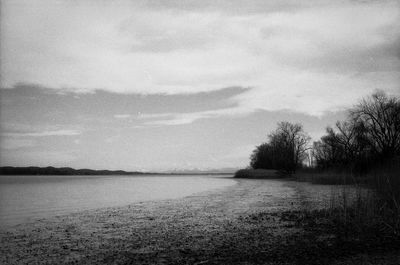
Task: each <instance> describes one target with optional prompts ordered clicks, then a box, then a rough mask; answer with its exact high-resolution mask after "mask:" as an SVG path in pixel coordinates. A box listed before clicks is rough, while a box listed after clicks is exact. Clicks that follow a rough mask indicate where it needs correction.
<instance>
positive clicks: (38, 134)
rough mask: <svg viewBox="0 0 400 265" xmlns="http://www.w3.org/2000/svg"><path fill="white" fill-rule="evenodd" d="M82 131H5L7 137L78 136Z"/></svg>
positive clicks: (4, 134)
mask: <svg viewBox="0 0 400 265" xmlns="http://www.w3.org/2000/svg"><path fill="white" fill-rule="evenodd" d="M80 134H81V132H80V131H77V130H56V131H42V132H23V133H21V132H12V133H3V134H2V136H5V137H46V136H76V135H80Z"/></svg>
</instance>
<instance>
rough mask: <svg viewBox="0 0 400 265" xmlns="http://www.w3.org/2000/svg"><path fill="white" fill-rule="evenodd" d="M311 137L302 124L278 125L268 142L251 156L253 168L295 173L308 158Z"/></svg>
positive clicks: (283, 123) (269, 136)
mask: <svg viewBox="0 0 400 265" xmlns="http://www.w3.org/2000/svg"><path fill="white" fill-rule="evenodd" d="M309 141H310V137H309V136H308V135H307V134H306V133H305V132H304V130H303V126H302V125H301V124H292V123H290V122H280V123H278V128H277V129H276V130H275V131H274V132H272V133H271V134H269V135H268V142H267V143H264V144H262V145H260V146H257V147H256V149H255V150H254V151H253V154H252V156H251V162H250V166H251V167H253V168H265V169H279V170H284V171H286V172H288V173H293V172H295V171H296V169H297V168H298V167H299V166H301V164H302V161H303V160H304V159H305V158H306V155H307V154H306V151H307V149H308V143H309Z"/></svg>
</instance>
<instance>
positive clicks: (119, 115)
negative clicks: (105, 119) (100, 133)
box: [114, 114, 131, 119]
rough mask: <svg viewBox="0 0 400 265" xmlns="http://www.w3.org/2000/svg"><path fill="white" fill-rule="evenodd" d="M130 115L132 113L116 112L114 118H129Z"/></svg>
mask: <svg viewBox="0 0 400 265" xmlns="http://www.w3.org/2000/svg"><path fill="white" fill-rule="evenodd" d="M130 117H131V115H130V114H115V115H114V118H116V119H128V118H130Z"/></svg>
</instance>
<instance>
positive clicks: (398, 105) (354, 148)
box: [250, 91, 400, 173]
mask: <svg viewBox="0 0 400 265" xmlns="http://www.w3.org/2000/svg"><path fill="white" fill-rule="evenodd" d="M310 141H311V138H310V136H309V135H308V134H307V133H306V132H305V131H304V129H303V126H302V125H301V124H299V123H295V124H292V123H290V122H280V123H278V126H277V129H276V130H275V131H273V132H272V133H270V134H269V135H268V138H267V142H265V143H262V144H260V145H259V146H257V147H256V148H255V150H254V151H253V153H252V155H251V157H250V166H251V167H252V168H253V169H260V168H262V169H277V170H281V171H284V172H287V173H294V172H295V171H296V169H298V168H301V167H302V166H304V161H305V160H306V159H310V161H312V166H313V167H316V168H319V169H350V170H351V171H352V172H355V173H366V172H368V170H370V169H372V168H373V167H375V166H377V165H380V164H384V163H386V162H387V161H391V160H393V159H399V157H400V99H399V98H398V97H395V96H388V95H387V94H386V93H384V92H382V91H378V92H376V93H374V94H372V95H371V96H368V97H366V98H364V99H362V100H361V101H359V103H358V104H357V105H355V106H354V107H352V108H350V109H349V110H348V112H347V117H346V119H345V120H343V121H338V122H337V123H336V124H335V126H334V127H330V126H329V127H327V128H326V133H325V135H323V136H322V137H321V139H320V140H318V141H315V142H314V143H313V144H310ZM397 162H399V161H398V160H397Z"/></svg>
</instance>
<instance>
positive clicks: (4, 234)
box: [0, 179, 400, 264]
mask: <svg viewBox="0 0 400 265" xmlns="http://www.w3.org/2000/svg"><path fill="white" fill-rule="evenodd" d="M331 189H332V188H331V187H328V186H317V185H310V184H307V183H297V182H291V181H280V180H245V179H243V180H237V184H236V185H233V186H230V187H227V188H224V189H220V190H213V191H209V192H202V193H197V194H194V195H192V196H188V197H184V198H181V199H173V200H163V201H151V202H142V203H135V204H132V205H129V206H125V207H118V208H105V209H99V210H90V211H84V212H80V213H75V214H71V215H64V216H57V217H53V218H48V219H42V220H37V221H35V222H33V223H30V224H22V225H18V226H15V227H13V228H7V229H2V230H1V231H0V238H1V241H0V243H1V248H0V263H1V264H330V263H335V264H364V263H361V261H365V260H367V261H369V260H373V259H377V260H379V262H381V261H382V260H385V262H384V263H371V264H398V261H400V255H399V253H398V252H391V253H389V254H385V255H384V257H382V258H379V257H380V256H379V255H382V254H381V253H377V254H374V255H369V254H366V253H355V254H354V255H351V256H346V257H343V258H342V257H335V258H333V256H332V255H331V256H329V257H326V258H324V257H317V259H316V260H313V259H310V258H309V257H308V256H307V248H305V247H304V246H303V247H302V246H300V247H299V246H298V244H297V243H296V242H297V241H296V240H297V239H299V238H304V233H305V232H304V231H303V229H302V228H301V226H298V225H294V224H293V222H292V221H290V220H288V219H285V218H282V214H283V213H287V212H288V211H295V210H299V209H300V210H301V209H312V208H321V207H325V206H326V205H327V204H329V201H328V198H329V196H328V195H329V193H330V192H331ZM313 238H316V240H318V239H320V240H323V238H319V237H318V236H317V237H313ZM295 252H296V253H295ZM312 258H315V257H314V256H312ZM358 262H360V263H358ZM392 262H393V263H392ZM365 264H368V263H365Z"/></svg>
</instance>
